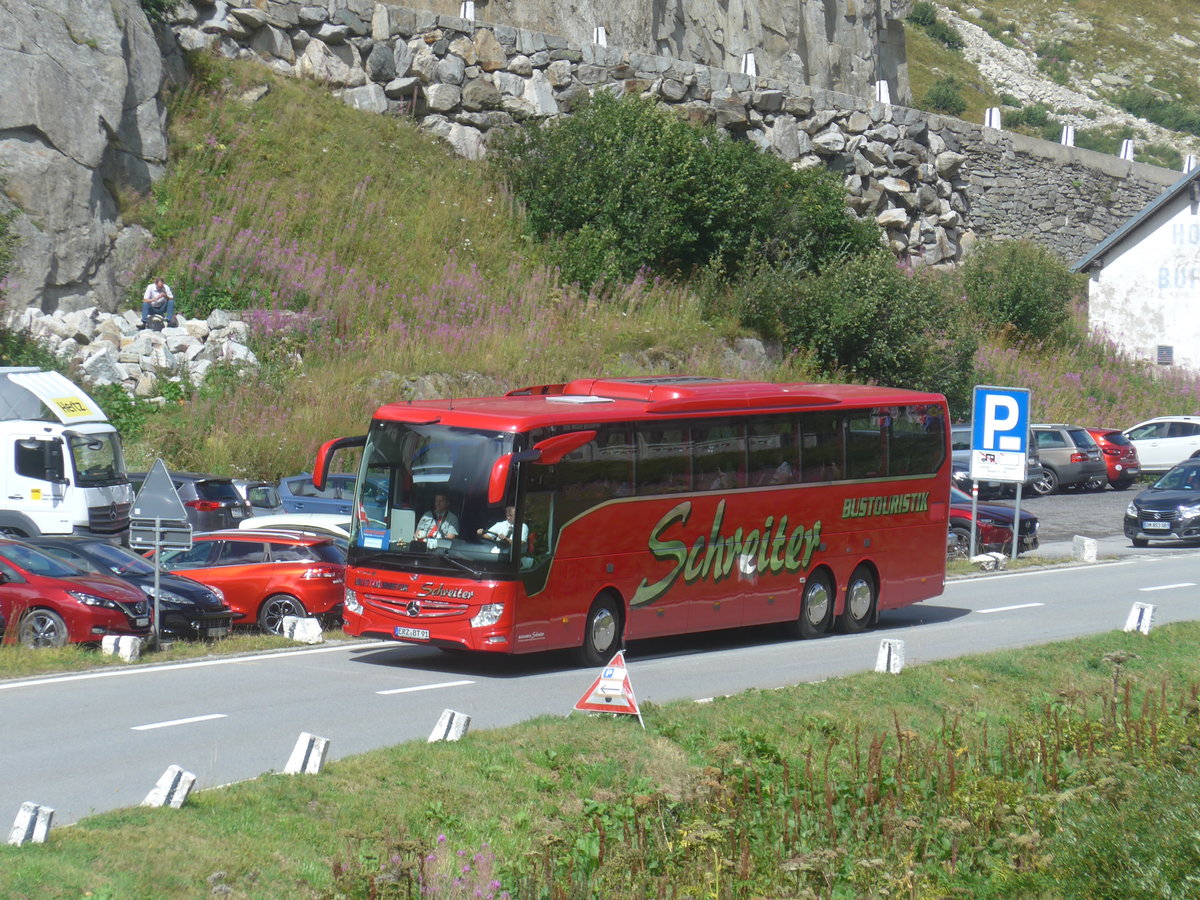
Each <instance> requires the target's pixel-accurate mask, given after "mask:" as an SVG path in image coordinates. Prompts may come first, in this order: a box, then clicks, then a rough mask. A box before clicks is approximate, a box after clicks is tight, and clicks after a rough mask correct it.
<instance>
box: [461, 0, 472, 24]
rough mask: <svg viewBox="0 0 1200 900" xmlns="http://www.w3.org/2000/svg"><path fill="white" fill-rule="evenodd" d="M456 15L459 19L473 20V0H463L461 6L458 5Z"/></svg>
mask: <svg viewBox="0 0 1200 900" xmlns="http://www.w3.org/2000/svg"><path fill="white" fill-rule="evenodd" d="M458 17H459V18H460V19H470V20H472V21H474V20H475V0H463V2H462V6H461V7H459V10H458Z"/></svg>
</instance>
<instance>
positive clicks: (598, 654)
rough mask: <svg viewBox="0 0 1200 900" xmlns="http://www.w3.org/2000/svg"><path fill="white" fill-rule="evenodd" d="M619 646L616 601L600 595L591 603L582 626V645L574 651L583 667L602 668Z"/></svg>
mask: <svg viewBox="0 0 1200 900" xmlns="http://www.w3.org/2000/svg"><path fill="white" fill-rule="evenodd" d="M620 644H621V613H620V611H619V610H618V609H617V601H616V600H615V599H614V598H613V597H612V596H611V595H609V594H602V595H601V596H599V597H597V598H596V599H595V600H594V601H592V608H591V609H589V610H588V614H587V621H586V622H585V623H584V625H583V644H582V645H581V646H580V647H579V648H578V650H577V651H576V657H577V658H578V660H579V663H580V664H581V665H584V666H602V665H604V664H605V663H607V662H608V661H609V660H610V659H612V658H613V654H614V653H616V652H617V648H618V647H619V646H620Z"/></svg>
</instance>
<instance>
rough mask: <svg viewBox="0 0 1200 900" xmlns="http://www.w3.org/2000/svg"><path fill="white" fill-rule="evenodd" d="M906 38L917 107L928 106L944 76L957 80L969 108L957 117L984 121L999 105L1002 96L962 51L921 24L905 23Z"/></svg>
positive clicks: (914, 102)
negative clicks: (930, 33)
mask: <svg viewBox="0 0 1200 900" xmlns="http://www.w3.org/2000/svg"><path fill="white" fill-rule="evenodd" d="M904 40H905V43H906V46H907V49H908V77H909V84H910V87H911V89H912V95H913V105H914V106H916V107H917V108H918V109H925V108H928V107H927V106H926V105H925V98H926V96H927V95H928V94H929V91H930V88H932V87H933V86H934V84H935V83H937V82H938V81H940V80H941V79H945V78H952V79H954V83H955V84H956V85H957V86H958V90H959V93H960V94H961V96H962V98H963V100H964V101H966V108H965V109H964V110H963V111H962V112H961V113H960V114H959V115H958V118H960V119H964V120H966V121H968V122H982V121H983V116H984V112H985V111H986V110H987V109H988V108H989V107H992V106H999V105H1000V99H999V96H998V95H997V94H995V93H994V92H993V91H992V90H991V88H990V87H988V85H987V82H985V81H984V80H983V77H982V76H981V75H980V74H979V70H978V69H977V68H975V65H974V64H973V63H971V62H969V61H968V60H967V58H966V57H965V56H963V55H962V53H961V52H955V51H953V50H949V49H947V48H946V46H945V45H944V44H942V43H940V42H938V41H935V40H934V39H933V38H931V37H930V36H929V35H927V34H926V33H925V32H924V31H922V30H921V29H920V28H918V27H914V26H912V25H909V24H906V25H905V26H904Z"/></svg>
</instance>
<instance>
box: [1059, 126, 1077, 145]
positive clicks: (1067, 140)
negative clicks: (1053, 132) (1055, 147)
mask: <svg viewBox="0 0 1200 900" xmlns="http://www.w3.org/2000/svg"><path fill="white" fill-rule="evenodd" d="M1058 142H1059V143H1060V144H1062V145H1063V146H1064V147H1074V146H1075V126H1074V125H1064V126H1063V127H1062V137H1061V138H1059V140H1058Z"/></svg>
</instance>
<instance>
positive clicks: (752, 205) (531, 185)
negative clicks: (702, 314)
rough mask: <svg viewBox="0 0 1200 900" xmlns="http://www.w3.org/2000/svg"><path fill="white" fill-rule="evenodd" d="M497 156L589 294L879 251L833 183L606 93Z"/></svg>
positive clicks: (530, 221) (513, 138) (530, 222)
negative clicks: (717, 270)
mask: <svg viewBox="0 0 1200 900" xmlns="http://www.w3.org/2000/svg"><path fill="white" fill-rule="evenodd" d="M490 158H491V160H492V163H493V165H494V166H495V167H496V170H497V171H498V172H499V173H500V174H501V175H502V176H503V177H505V178H506V179H507V180H508V181H509V183H510V184H511V186H512V189H513V191H514V193H515V194H516V196H517V197H518V199H519V200H520V201H521V202H522V203H523V204H524V206H525V216H526V227H527V229H528V230H529V232H531V233H532V234H533V235H534V236H535V237H537V238H539V239H542V240H545V241H547V242H548V243H549V244H550V245H551V246H552V247H553V248H554V249H555V251H556V254H555V255H556V261H557V262H558V264H559V265H560V266H561V268H562V270H563V274H564V276H565V277H566V278H567V279H568V280H572V281H579V282H580V283H581V284H584V285H592V284H594V283H595V282H597V281H601V280H611V279H628V278H631V277H634V276H635V275H636V274H637V273H638V272H639V270H641V269H643V268H650V269H651V270H653V271H655V272H658V273H664V274H675V273H688V272H690V271H692V270H693V269H695V268H699V267H703V266H705V265H707V264H709V263H711V262H718V263H719V264H720V265H722V266H724V268H725V269H726V270H727V271H730V272H734V271H736V270H737V269H738V268H739V267H740V266H741V265H742V263H743V261H744V260H745V258H746V256H747V254H749V253H750V252H751V250H752V249H753V250H755V251H756V252H759V253H763V254H766V255H767V256H769V257H771V258H773V259H792V260H798V261H799V262H800V264H801V265H802V266H803V267H804V268H807V269H812V268H815V267H816V265H817V264H819V263H820V261H821V260H823V259H826V258H828V257H829V256H831V255H833V254H837V253H839V252H844V251H854V250H860V249H864V248H866V247H870V246H873V245H874V244H876V243H877V242H878V230H877V229H876V228H874V226H873V225H866V224H863V223H860V222H857V221H856V220H855V219H854V218H853V217H852V216H851V215H850V214H849V213H848V211H847V209H846V206H845V192H844V190H843V188H842V187H841V185H840V183H839V182H838V181H837V180H836V179H835V178H834V176H832V175H830V174H829V173H826V172H824V171H820V170H803V171H795V170H793V169H792V167H791V166H790V165H788V164H787V163H786V162H784V161H782V160H780V159H777V158H775V157H772V156H769V155H767V154H765V153H761V152H759V150H758V149H757V148H756V147H755V146H754V145H753V144H751V143H749V142H747V141H735V140H732V139H731V138H730V137H729V136H728V135H727V134H725V133H724V132H722V131H719V130H718V129H716V128H714V127H712V126H695V125H691V124H689V123H687V122H685V121H683V120H681V119H680V118H678V117H677V116H675V115H673V114H670V113H667V112H663V111H661V110H659V109H657V108H655V106H654V103H653V101H651V100H647V99H641V98H636V97H626V98H622V99H618V98H615V97H613V96H611V95H610V94H607V93H602V94H599V95H598V96H596V97H595V98H593V99H591V100H590V101H588V102H586V103H585V104H583V105H582V106H581V107H580V108H578V109H577V110H576V112H574V113H573V114H572V115H571V116H569V117H565V118H563V119H560V120H556V121H552V122H548V123H544V124H533V125H529V126H527V127H525V128H522V129H515V130H513V131H512V132H510V133H509V135H507V136H506V138H505V139H503V140H501V141H500V143H499V146H498V147H497V148H496V152H494V153H493V154H491V157H490Z"/></svg>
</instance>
